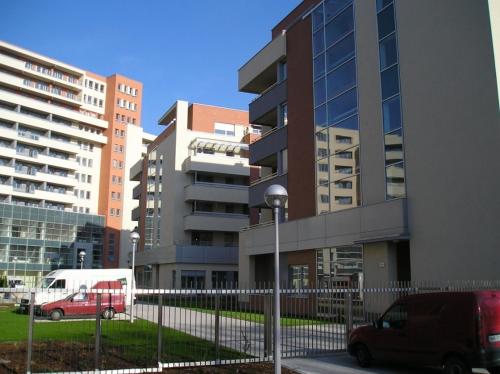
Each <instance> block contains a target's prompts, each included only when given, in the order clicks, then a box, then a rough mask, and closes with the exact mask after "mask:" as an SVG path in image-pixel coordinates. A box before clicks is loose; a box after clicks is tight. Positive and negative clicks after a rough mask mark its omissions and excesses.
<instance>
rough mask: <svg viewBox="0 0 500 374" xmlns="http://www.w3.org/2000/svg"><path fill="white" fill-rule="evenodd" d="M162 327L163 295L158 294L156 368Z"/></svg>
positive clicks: (161, 346) (161, 345)
mask: <svg viewBox="0 0 500 374" xmlns="http://www.w3.org/2000/svg"><path fill="white" fill-rule="evenodd" d="M162 329H163V295H162V294H159V295H158V336H157V338H158V344H157V345H158V368H160V365H161V361H162V360H161V352H162V348H163V342H162Z"/></svg>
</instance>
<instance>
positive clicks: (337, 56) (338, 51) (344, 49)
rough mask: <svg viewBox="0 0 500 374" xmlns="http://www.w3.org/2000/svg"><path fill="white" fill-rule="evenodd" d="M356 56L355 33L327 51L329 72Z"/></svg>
mask: <svg viewBox="0 0 500 374" xmlns="http://www.w3.org/2000/svg"><path fill="white" fill-rule="evenodd" d="M353 56H354V33H351V34H350V35H348V36H346V37H345V38H344V39H342V40H341V41H339V42H338V43H337V44H335V45H334V46H332V47H330V48H329V49H328V50H327V51H326V66H327V70H331V69H333V68H335V67H336V66H338V65H340V64H341V63H343V62H344V61H347V60H349V59H350V58H351V57H353Z"/></svg>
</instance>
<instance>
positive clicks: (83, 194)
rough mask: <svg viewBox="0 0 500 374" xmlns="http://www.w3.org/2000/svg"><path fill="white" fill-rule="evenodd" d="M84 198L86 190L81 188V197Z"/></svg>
mask: <svg viewBox="0 0 500 374" xmlns="http://www.w3.org/2000/svg"><path fill="white" fill-rule="evenodd" d="M84 198H85V191H84V190H80V199H84Z"/></svg>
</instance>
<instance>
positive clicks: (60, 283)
mask: <svg viewBox="0 0 500 374" xmlns="http://www.w3.org/2000/svg"><path fill="white" fill-rule="evenodd" d="M50 288H58V289H64V288H66V279H58V280H56V281H55V282H54V283H52V286H50Z"/></svg>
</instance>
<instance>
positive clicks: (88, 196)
mask: <svg viewBox="0 0 500 374" xmlns="http://www.w3.org/2000/svg"><path fill="white" fill-rule="evenodd" d="M87 200H90V191H87Z"/></svg>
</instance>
